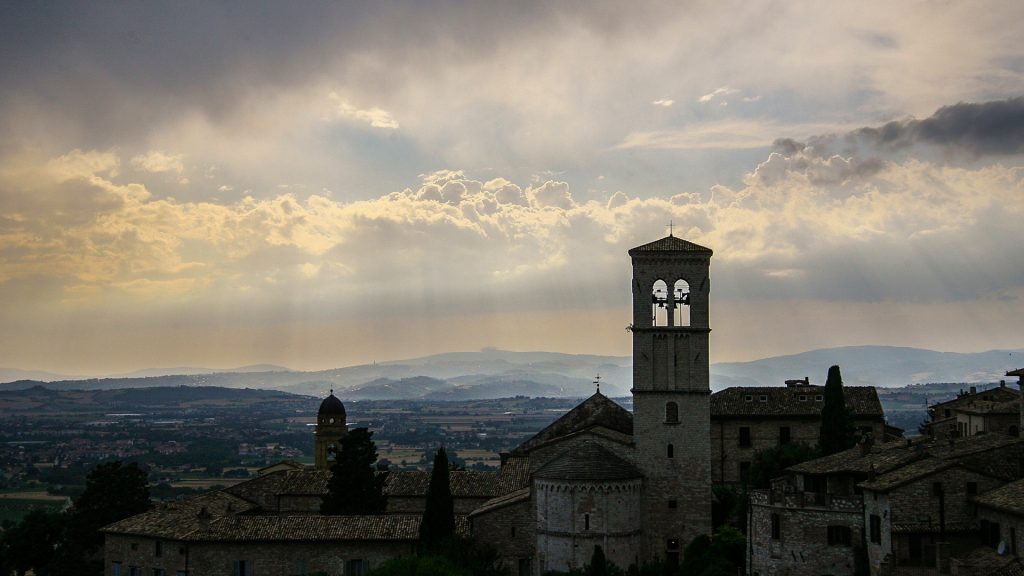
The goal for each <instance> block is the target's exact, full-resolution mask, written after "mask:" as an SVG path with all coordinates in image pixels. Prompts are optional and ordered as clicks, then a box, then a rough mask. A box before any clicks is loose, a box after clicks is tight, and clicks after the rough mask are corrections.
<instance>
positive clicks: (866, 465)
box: [787, 441, 924, 475]
mask: <svg viewBox="0 0 1024 576" xmlns="http://www.w3.org/2000/svg"><path fill="white" fill-rule="evenodd" d="M920 444H921V443H920V442H918V443H915V444H914V445H913V446H909V447H908V444H907V443H906V442H903V441H896V442H888V443H885V444H876V445H874V446H872V447H871V450H870V451H869V452H868V453H867V454H864V453H863V452H862V449H861V447H860V446H854V447H853V448H850V449H849V450H844V451H842V452H836V453H835V454H832V455H830V456H823V457H821V458H815V459H814V460H808V461H807V462H803V463H800V464H797V465H796V466H791V467H789V468H788V469H787V470H788V471H790V472H795V473H797V474H840V473H850V474H862V475H867V474H871V473H884V472H887V471H889V470H892V469H894V468H897V467H899V466H903V465H904V464H907V463H909V462H913V461H914V460H917V459H919V458H921V457H923V452H924V448H918V446H919V445H920Z"/></svg>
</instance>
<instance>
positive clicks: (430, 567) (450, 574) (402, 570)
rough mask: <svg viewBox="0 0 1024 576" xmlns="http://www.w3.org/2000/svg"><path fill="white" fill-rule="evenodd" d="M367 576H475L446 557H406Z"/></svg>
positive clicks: (389, 563) (383, 565)
mask: <svg viewBox="0 0 1024 576" xmlns="http://www.w3.org/2000/svg"><path fill="white" fill-rule="evenodd" d="M367 576H473V573H472V572H470V571H469V570H467V569H466V568H463V567H461V566H458V565H456V564H455V563H454V562H452V561H451V560H449V559H447V558H445V557H444V556H404V557H402V558H393V559H391V560H388V561H387V562H384V563H383V564H381V565H380V566H378V567H376V568H374V569H373V570H371V571H370V572H369V574H367Z"/></svg>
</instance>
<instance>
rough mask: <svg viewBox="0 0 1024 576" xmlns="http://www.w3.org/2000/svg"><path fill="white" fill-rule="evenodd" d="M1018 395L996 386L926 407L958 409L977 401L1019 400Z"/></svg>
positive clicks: (1014, 391)
mask: <svg viewBox="0 0 1024 576" xmlns="http://www.w3.org/2000/svg"><path fill="white" fill-rule="evenodd" d="M1019 397H1020V393H1019V392H1018V391H1016V390H1014V389H1013V388H1010V387H1008V386H996V387H994V388H989V389H988V390H982V391H981V392H975V393H974V394H970V393H965V394H963V395H961V396H957V397H956V398H953V399H952V400H946V401H945V402H939V403H938V404H932V405H931V406H929V407H928V409H929V410H933V409H935V408H954V407H956V408H959V407H960V405H962V404H969V403H971V402H977V401H979V400H985V401H989V402H1002V401H1006V400H1015V399H1019Z"/></svg>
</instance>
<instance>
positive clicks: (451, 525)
mask: <svg viewBox="0 0 1024 576" xmlns="http://www.w3.org/2000/svg"><path fill="white" fill-rule="evenodd" d="M454 533H455V502H454V501H453V500H452V488H451V484H449V480H448V454H447V453H446V452H445V450H444V446H442V447H440V448H438V449H437V453H436V454H434V470H433V472H432V473H431V474H430V487H429V488H428V489H427V503H426V508H425V509H424V510H423V521H422V522H421V523H420V545H421V546H422V547H423V549H424V550H425V551H436V550H438V549H439V548H440V546H441V545H442V544H443V543H444V541H445V540H446V539H447V538H449V537H450V536H451V535H453V534H454Z"/></svg>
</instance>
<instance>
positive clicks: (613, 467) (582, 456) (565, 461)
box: [534, 442, 643, 482]
mask: <svg viewBox="0 0 1024 576" xmlns="http://www.w3.org/2000/svg"><path fill="white" fill-rule="evenodd" d="M534 477H536V478H548V479H555V480H583V481H591V482H603V481H616V480H629V479H632V478H643V474H642V473H641V472H640V471H639V470H637V468H636V466H634V465H633V464H632V463H630V462H627V461H626V460H623V459H622V458H620V457H618V456H616V455H615V453H614V452H612V451H611V450H609V449H607V448H605V447H604V446H601V445H600V444H598V443H597V442H584V443H583V445H581V446H576V447H572V448H569V449H567V450H565V451H564V452H562V453H561V454H559V455H558V456H556V457H555V458H553V459H552V460H551V461H550V462H548V463H547V464H545V465H544V466H542V467H541V468H540V470H537V472H536V473H534Z"/></svg>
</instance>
